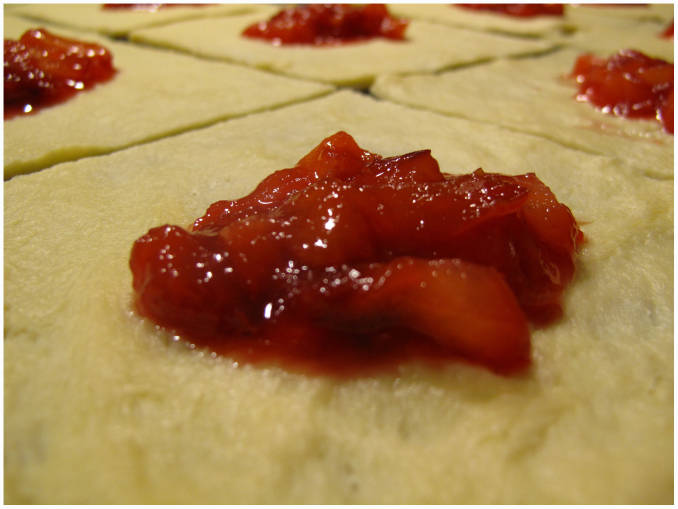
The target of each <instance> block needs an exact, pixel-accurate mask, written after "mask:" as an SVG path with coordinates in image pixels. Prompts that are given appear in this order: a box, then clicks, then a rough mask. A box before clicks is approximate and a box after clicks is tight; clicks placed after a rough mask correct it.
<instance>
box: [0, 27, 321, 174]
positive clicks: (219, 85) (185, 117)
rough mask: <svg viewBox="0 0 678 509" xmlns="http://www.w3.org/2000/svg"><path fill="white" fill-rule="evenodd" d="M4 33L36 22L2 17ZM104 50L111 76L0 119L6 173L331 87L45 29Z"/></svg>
mask: <svg viewBox="0 0 678 509" xmlns="http://www.w3.org/2000/svg"><path fill="white" fill-rule="evenodd" d="M4 22H5V24H4V26H5V37H8V38H14V39H18V38H19V37H20V36H21V34H23V33H24V32H25V31H26V30H28V29H31V28H36V26H35V25H33V24H31V23H30V22H28V21H26V20H24V19H20V18H17V17H12V16H6V17H5V20H4ZM47 28H49V29H50V30H51V31H52V32H53V33H55V34H56V35H62V36H64V37H68V38H73V39H77V40H84V41H91V42H96V43H98V44H101V45H103V46H104V47H106V48H108V49H109V50H110V51H111V53H112V55H113V65H114V66H115V68H116V69H117V73H116V75H115V76H114V77H113V79H112V80H110V81H108V82H106V83H102V84H99V85H97V86H96V87H94V88H92V89H90V90H86V91H83V92H82V93H79V94H77V95H75V96H74V97H73V98H71V99H70V100H68V101H66V102H64V103H61V104H57V105H55V106H52V107H50V108H45V109H44V110H41V111H39V112H38V113H36V114H34V115H26V116H22V117H16V118H13V119H11V120H7V121H5V123H4V154H5V160H4V165H5V166H4V171H5V178H8V177H11V176H13V175H17V174H20V173H28V172H32V171H36V170H40V169H42V168H45V167H48V166H51V165H54V164H56V163H59V162H63V161H69V160H74V159H78V158H81V157H85V156H91V155H97V154H104V153H108V152H112V151H114V150H119V149H121V148H124V147H129V146H131V145H134V144H137V143H145V142H148V141H150V140H154V139H158V138H161V137H164V136H170V135H174V134H176V133H179V132H182V131H186V130H190V129H195V128H198V127H203V126H205V125H208V124H211V123H214V122H217V121H220V120H224V119H227V118H232V117H236V116H239V115H245V114H247V113H251V112H254V111H260V110H265V109H268V108H273V107H277V106H280V105H282V104H286V103H290V102H295V101H299V100H303V99H307V98H309V97H315V96H318V95H322V94H325V93H328V92H329V91H331V90H332V88H331V87H330V86H327V85H322V84H318V83H311V82H307V81H302V80H297V79H291V78H287V77H283V76H274V75H272V74H270V73H264V72H261V71H258V70H255V69H248V68H243V67H241V66H235V65H232V64H228V63H226V62H209V61H205V60H201V59H197V58H194V57H192V56H188V55H178V54H175V53H172V52H168V51H162V50H158V49H152V48H142V47H138V46H136V45H131V44H128V43H123V42H116V41H113V40H110V39H106V38H103V37H100V36H97V35H96V34H93V33H88V34H85V33H84V32H77V33H76V32H72V31H66V30H63V29H59V28H53V27H47Z"/></svg>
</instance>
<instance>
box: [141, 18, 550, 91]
mask: <svg viewBox="0 0 678 509" xmlns="http://www.w3.org/2000/svg"><path fill="white" fill-rule="evenodd" d="M277 10H278V9H273V10H272V12H271V13H269V14H267V15H264V14H263V13H257V14H248V15H242V16H229V17H221V18H212V19H209V20H196V21H185V22H182V23H174V24H172V25H166V26H164V27H157V28H149V29H144V30H137V31H134V32H132V33H131V34H130V39H131V40H133V41H135V42H141V43H146V44H153V45H157V46H164V47H169V48H174V49H178V50H181V51H187V52H189V53H193V54H196V55H200V56H203V57H209V58H218V59H224V60H230V61H234V62H239V63H242V64H245V65H249V66H253V67H259V68H263V69H270V70H272V71H275V72H279V73H283V74H287V75H290V76H296V77H301V78H307V79H312V80H317V81H322V82H326V83H332V84H336V85H348V86H357V87H366V86H367V85H369V84H370V83H371V82H372V81H373V80H374V78H375V77H376V76H377V75H379V74H382V73H387V72H394V73H407V72H418V71H419V72H424V71H428V72H430V71H438V70H440V69H445V68H449V67H455V66H459V65H463V64H470V63H474V62H479V61H483V60H489V59H492V58H495V57H500V56H507V55H525V54H534V53H539V52H543V51H545V50H547V49H549V48H551V47H552V46H553V43H552V42H549V41H536V40H525V39H520V38H512V37H504V36H500V35H495V34H489V33H483V32H477V31H471V30H463V29H458V28H452V27H447V26H444V25H439V24H434V23H428V22H424V21H417V20H413V21H411V23H410V25H409V26H408V28H407V31H406V33H405V37H406V39H407V40H406V41H390V40H385V39H373V40H370V41H367V42H365V43H356V44H346V45H340V46H336V47H308V46H304V45H298V46H296V45H295V46H274V45H272V44H270V43H268V42H266V41H262V40H258V39H251V38H247V37H242V36H241V33H242V31H243V30H244V29H245V28H247V27H248V26H250V25H251V24H253V23H257V22H259V21H264V20H267V19H268V18H269V17H270V15H271V14H273V13H275V12H277Z"/></svg>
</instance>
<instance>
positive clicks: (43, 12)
mask: <svg viewBox="0 0 678 509" xmlns="http://www.w3.org/2000/svg"><path fill="white" fill-rule="evenodd" d="M148 5H149V8H148V9H145V8H137V9H104V8H103V5H102V4H96V3H77V4H14V5H11V6H6V7H5V10H6V11H7V7H10V12H11V13H12V14H14V15H18V16H24V17H27V18H31V19H35V20H38V21H43V22H46V23H53V24H56V25H63V26H66V27H70V28H73V29H78V30H86V31H95V32H99V33H102V34H106V35H111V36H114V37H123V36H125V35H126V34H128V33H129V32H130V31H132V30H136V29H139V28H146V27H150V26H158V25H164V24H167V23H173V22H176V21H181V20H186V19H193V18H203V17H208V16H227V15H232V14H242V13H244V12H252V11H256V10H257V9H258V8H259V7H258V6H257V5H256V4H213V5H195V6H181V7H169V8H165V7H161V8H157V9H154V8H152V7H153V6H154V5H159V4H148Z"/></svg>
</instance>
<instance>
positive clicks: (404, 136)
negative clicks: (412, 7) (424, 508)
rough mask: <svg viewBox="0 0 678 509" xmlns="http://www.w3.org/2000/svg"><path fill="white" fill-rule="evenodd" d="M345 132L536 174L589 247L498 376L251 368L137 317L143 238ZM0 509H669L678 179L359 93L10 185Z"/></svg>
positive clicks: (448, 160) (454, 370) (475, 371)
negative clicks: (63, 507)
mask: <svg viewBox="0 0 678 509" xmlns="http://www.w3.org/2000/svg"><path fill="white" fill-rule="evenodd" d="M340 129H344V130H346V131H348V132H349V133H351V134H353V135H354V136H355V138H356V140H357V142H358V143H359V144H360V145H361V146H362V147H364V148H366V149H367V150H370V151H374V152H378V153H381V154H384V155H395V154H401V153H404V152H407V151H411V150H415V149H420V148H431V149H432V151H433V155H434V156H435V157H436V158H437V159H438V160H439V162H440V164H441V167H442V168H443V170H444V171H449V172H468V171H472V170H473V169H475V168H476V167H478V166H482V167H483V168H485V169H486V170H487V171H501V172H505V173H523V172H527V171H534V172H536V173H537V175H538V176H539V177H540V178H541V179H542V180H543V181H544V182H546V183H547V184H548V185H549V186H551V188H552V189H553V191H554V192H555V194H556V195H557V196H558V198H559V199H560V200H561V201H563V202H564V203H566V204H568V205H569V206H570V207H571V208H572V210H573V212H574V214H575V216H576V217H577V218H578V220H579V221H580V222H581V224H582V227H583V229H584V232H585V234H586V236H587V237H588V243H587V244H586V245H585V247H584V248H583V250H582V252H581V254H580V256H579V259H578V272H577V276H576V279H575V281H574V282H573V284H572V285H571V287H570V288H569V289H568V290H567V292H566V302H565V316H564V318H563V320H562V321H560V322H559V323H557V324H555V325H552V326H549V327H546V328H544V329H540V330H536V331H534V333H533V357H534V366H533V368H532V369H531V370H530V372H529V373H528V374H526V375H525V376H523V377H518V378H503V377H499V376H495V375H492V374H490V373H489V372H487V371H485V370H483V369H479V368H473V367H469V366H464V365H460V364H459V365H451V366H449V367H448V368H445V369H442V370H433V369H430V368H427V367H425V366H417V365H407V366H403V367H402V369H401V370H400V371H399V373H398V374H397V375H388V376H387V375H384V376H378V377H371V378H358V379H354V380H348V381H337V380H333V379H326V378H312V377H306V376H303V375H297V374H292V373H288V372H285V371H283V370H281V369H278V368H275V367H268V368H266V367H253V366H246V365H240V366H236V365H234V364H233V363H232V362H230V361H229V360H228V359H226V358H213V357H212V356H210V355H209V354H207V353H205V352H202V351H196V350H192V349H190V348H188V347H187V346H185V344H183V343H180V342H174V341H172V339H171V338H169V337H167V336H166V335H165V334H164V333H163V332H162V331H157V330H155V328H154V327H153V326H152V325H151V324H148V323H146V322H145V321H144V320H141V319H139V318H138V317H136V316H135V315H134V313H133V312H132V311H131V299H132V297H131V275H130V271H129V268H128V266H127V263H128V258H129V252H130V248H131V245H132V242H133V241H134V240H135V239H136V238H137V237H139V236H140V235H142V234H143V233H145V232H146V231H147V229H148V228H150V227H152V226H157V225H160V224H163V223H165V222H169V223H175V224H184V225H185V224H187V223H189V222H191V221H192V220H193V219H194V218H195V217H197V216H198V215H200V214H202V213H203V212H204V210H205V208H206V207H207V206H208V205H209V204H210V203H211V202H213V201H215V200H217V199H221V198H236V197H239V196H241V195H243V194H245V193H247V192H249V191H250V190H251V189H252V188H253V187H254V186H255V184H256V183H257V182H258V181H260V179H261V178H263V177H264V176H265V175H267V174H269V173H270V172H271V171H274V170H277V169H280V168H285V167H290V166H292V165H293V164H294V163H295V162H296V161H297V160H298V159H299V158H300V157H301V156H303V155H304V154H306V153H307V152H308V151H309V150H310V149H311V148H312V147H314V146H315V145H316V144H317V143H318V142H319V141H320V140H322V139H323V138H324V137H325V136H327V135H329V134H332V133H334V132H336V131H337V130H340ZM4 196H5V200H4V204H5V215H4V217H5V223H4V228H5V299H4V302H5V309H4V312H5V323H4V325H5V347H4V383H5V385H4V417H5V441H4V443H5V448H4V456H5V463H4V475H5V482H4V488H5V503H8V504H18V503H34V504H88V505H91V504H211V503H218V504H241V503H242V504H245V503H247V504H251V503H258V504H269V503H273V504H287V503H293V504H302V503H314V504H315V503H320V504H335V503H340V504H353V503H361V504H362V503H365V504H401V503H403V504H429V503H441V504H475V503H482V504H495V503H502V504H522V503H530V504H547V503H557V504H580V503H581V504H636V503H637V504H653V503H658V504H670V503H672V501H673V314H672V313H673V288H672V281H673V277H672V273H673V249H672V247H673V223H672V217H673V211H672V208H673V186H672V182H669V181H658V180H654V179H650V178H647V177H645V176H642V175H639V174H638V173H636V172H634V171H633V169H632V168H628V167H626V166H625V165H624V164H622V163H621V162H620V161H617V160H614V159H612V158H608V157H602V156H593V155H590V154H586V153H584V152H580V151H576V150H571V149H568V148H565V147H563V146H562V145H559V144H556V143H552V142H550V141H548V140H545V139H544V138H541V137H536V136H530V135H525V134H521V133H516V132H513V131H509V130H505V129H502V128H499V127H495V126H491V125H488V124H486V123H481V122H473V121H467V120H461V119H455V118H450V117H446V116H443V115H438V114H435V113H430V112H425V111H419V110H413V109H409V108H407V107H403V106H399V105H395V104H389V103H385V102H382V101H376V100H374V99H371V98H369V97H367V96H364V95H361V94H358V93H355V92H348V91H343V92H338V93H336V94H332V95H330V96H327V97H324V98H320V99H316V100H313V101H309V102H306V103H304V104H299V105H292V106H289V107H285V108H281V109H278V110H275V111H271V112H265V113H260V114H255V115H250V116H247V117H243V118H238V119H234V120H231V121H228V122H224V123H220V124H217V125H214V126H211V127H208V128H206V129H203V130H199V131H193V132H190V133H185V134H182V135H178V136H176V137H173V138H171V139H165V140H160V141H157V142H153V143H149V144H146V145H140V146H136V147H133V148H130V149H127V150H123V151H119V152H116V153H114V154H111V155H107V156H102V157H97V158H88V159H83V160H80V161H77V162H72V163H66V164H61V165H58V166H55V167H53V168H50V169H47V170H44V171H41V172H38V173H34V174H32V175H27V176H19V177H16V178H14V179H11V180H10V181H8V182H6V183H5V195H4Z"/></svg>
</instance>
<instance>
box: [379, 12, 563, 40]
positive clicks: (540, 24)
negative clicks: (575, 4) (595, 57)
mask: <svg viewBox="0 0 678 509" xmlns="http://www.w3.org/2000/svg"><path fill="white" fill-rule="evenodd" d="M390 9H391V10H392V11H393V13H394V14H395V15H398V16H402V17H405V18H412V19H421V20H424V21H430V22H432V23H441V24H444V25H449V26H455V27H461V28H470V29H473V30H486V31H488V32H498V33H505V34H512V35H519V36H526V37H541V36H545V35H548V34H556V33H560V32H561V31H564V30H567V29H568V24H567V23H566V21H565V18H564V17H563V16H536V17H531V18H517V17H514V16H508V15H505V14H501V13H495V12H489V11H485V12H483V11H478V10H470V9H464V8H463V7H459V6H455V5H450V4H393V5H391V6H390Z"/></svg>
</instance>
